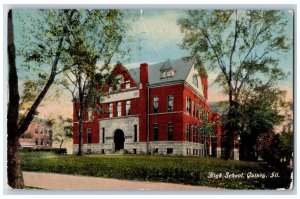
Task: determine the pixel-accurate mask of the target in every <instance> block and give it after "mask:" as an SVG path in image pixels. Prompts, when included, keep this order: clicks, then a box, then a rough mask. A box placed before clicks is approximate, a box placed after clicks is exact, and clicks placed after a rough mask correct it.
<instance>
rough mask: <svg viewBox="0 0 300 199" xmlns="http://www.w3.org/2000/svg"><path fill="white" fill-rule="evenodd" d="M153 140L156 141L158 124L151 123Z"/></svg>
mask: <svg viewBox="0 0 300 199" xmlns="http://www.w3.org/2000/svg"><path fill="white" fill-rule="evenodd" d="M153 141H158V124H153Z"/></svg>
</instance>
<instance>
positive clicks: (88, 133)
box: [87, 129, 92, 144]
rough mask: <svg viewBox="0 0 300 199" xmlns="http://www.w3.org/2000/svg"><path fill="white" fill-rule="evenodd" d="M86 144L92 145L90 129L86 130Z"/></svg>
mask: <svg viewBox="0 0 300 199" xmlns="http://www.w3.org/2000/svg"><path fill="white" fill-rule="evenodd" d="M87 143H88V144H90V143H92V131H91V129H87Z"/></svg>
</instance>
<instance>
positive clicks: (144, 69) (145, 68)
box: [140, 63, 148, 86]
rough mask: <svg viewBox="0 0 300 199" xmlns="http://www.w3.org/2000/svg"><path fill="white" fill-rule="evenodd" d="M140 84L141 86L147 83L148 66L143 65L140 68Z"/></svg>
mask: <svg viewBox="0 0 300 199" xmlns="http://www.w3.org/2000/svg"><path fill="white" fill-rule="evenodd" d="M140 82H141V84H142V85H143V86H146V84H147V83H148V64H147V63H143V64H141V66H140Z"/></svg>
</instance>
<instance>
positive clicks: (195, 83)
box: [193, 74, 198, 87]
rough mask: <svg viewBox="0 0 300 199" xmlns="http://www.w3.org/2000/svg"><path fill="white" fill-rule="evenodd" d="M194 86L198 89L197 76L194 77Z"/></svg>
mask: <svg viewBox="0 0 300 199" xmlns="http://www.w3.org/2000/svg"><path fill="white" fill-rule="evenodd" d="M193 84H194V85H195V86H196V87H198V77H197V75H196V74H194V75H193Z"/></svg>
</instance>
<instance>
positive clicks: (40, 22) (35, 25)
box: [7, 9, 120, 188]
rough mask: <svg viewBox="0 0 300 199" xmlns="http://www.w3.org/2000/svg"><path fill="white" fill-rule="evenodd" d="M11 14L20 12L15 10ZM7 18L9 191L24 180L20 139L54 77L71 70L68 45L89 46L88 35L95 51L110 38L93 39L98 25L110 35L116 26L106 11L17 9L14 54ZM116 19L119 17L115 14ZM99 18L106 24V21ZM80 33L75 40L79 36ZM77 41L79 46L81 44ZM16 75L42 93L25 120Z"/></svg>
mask: <svg viewBox="0 0 300 199" xmlns="http://www.w3.org/2000/svg"><path fill="white" fill-rule="evenodd" d="M14 12H16V13H17V14H18V12H19V13H20V11H17V10H16V11H14ZM31 12H33V13H31ZM12 13H13V11H12V10H10V11H9V13H8V60H9V78H8V79H9V83H8V87H9V102H8V113H7V120H8V121H7V132H8V138H7V139H8V146H7V147H8V152H7V153H8V156H7V157H8V163H7V166H8V168H7V173H8V184H9V186H11V187H12V188H23V187H24V181H23V176H22V172H21V164H20V155H19V151H18V146H19V137H20V136H21V135H22V134H23V133H24V132H25V131H26V130H27V128H28V126H29V124H30V122H31V121H32V119H33V118H34V116H35V115H36V114H37V108H38V107H39V105H40V104H41V102H42V100H43V99H44V98H45V96H46V94H47V93H48V91H49V89H50V87H51V86H52V85H53V83H54V82H55V78H56V77H57V76H58V75H60V74H61V73H63V72H65V71H67V70H69V69H70V67H76V66H74V65H70V64H68V63H69V58H70V57H72V55H71V54H70V53H71V51H70V49H72V50H73V51H74V50H75V48H74V47H73V48H71V46H74V43H75V42H76V39H77V38H80V36H82V37H85V39H87V41H89V42H88V44H93V42H92V41H91V40H90V39H91V38H92V37H87V35H94V37H93V38H94V39H95V40H94V44H93V45H94V46H95V45H96V44H99V43H102V42H103V43H105V42H106V41H105V39H106V38H108V37H109V36H110V35H109V34H108V35H103V34H98V32H99V29H100V28H98V25H99V24H102V26H101V27H103V28H104V29H108V31H110V30H111V31H113V29H114V28H116V29H118V25H119V24H117V23H116V24H114V25H115V27H113V26H110V25H109V20H112V19H113V16H114V14H113V13H114V12H113V11H109V10H102V11H97V10H76V9H72V10H51V9H49V10H34V11H32V10H27V11H23V10H22V11H21V13H22V14H19V18H18V17H17V14H16V16H15V17H14V19H17V18H18V20H19V21H20V23H21V24H23V26H22V27H23V29H22V30H20V31H18V32H17V33H18V34H20V35H21V37H20V38H21V39H19V41H18V42H17V47H18V48H17V49H18V54H17V53H16V50H15V49H16V48H15V41H14V40H15V38H14V34H13V33H14V31H13V29H14V27H13V14H12ZM26 14H28V16H27V15H26ZM14 15H15V14H14ZM82 16H84V17H82ZM116 17H120V16H119V15H117V16H116ZM104 19H108V20H107V21H105V20H104ZM107 24H108V25H107ZM17 28H19V26H17ZM79 30H80V31H79ZM79 33H80V35H78V34H79ZM84 33H85V34H84ZM106 33H107V32H106ZM102 39H103V40H102ZM80 41H83V39H81V40H80ZM100 41H101V42H100ZM89 48H92V46H89ZM112 49H114V47H112V48H105V49H104V51H101V52H102V53H103V56H105V54H106V53H108V54H109V53H110V52H111V50H112ZM16 54H17V55H18V57H19V58H22V60H23V63H24V64H22V65H21V63H19V62H18V63H19V64H20V65H18V66H17V65H16ZM17 70H20V71H22V76H24V74H25V72H26V71H28V72H29V76H30V77H29V78H30V79H34V80H36V81H38V80H43V81H44V84H43V85H41V90H39V91H38V92H37V93H36V97H33V98H32V103H31V105H29V106H28V109H27V110H25V111H24V115H19V108H20V106H19V99H20V95H19V89H18V72H17ZM23 78H24V77H23ZM25 78H26V76H25ZM20 116H22V117H20Z"/></svg>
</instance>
